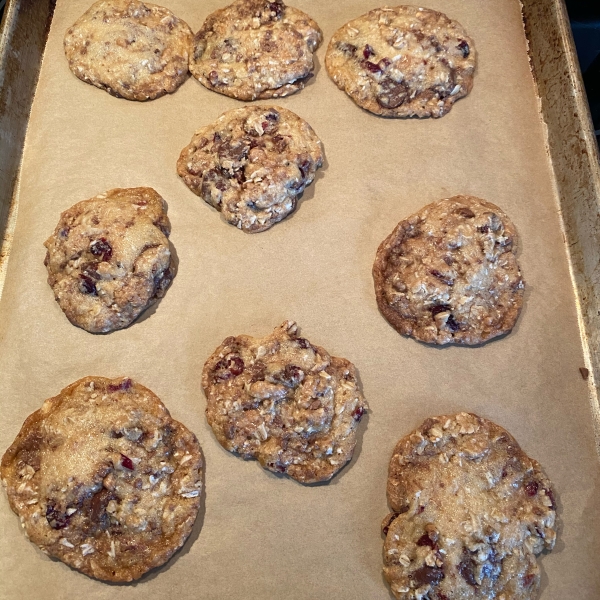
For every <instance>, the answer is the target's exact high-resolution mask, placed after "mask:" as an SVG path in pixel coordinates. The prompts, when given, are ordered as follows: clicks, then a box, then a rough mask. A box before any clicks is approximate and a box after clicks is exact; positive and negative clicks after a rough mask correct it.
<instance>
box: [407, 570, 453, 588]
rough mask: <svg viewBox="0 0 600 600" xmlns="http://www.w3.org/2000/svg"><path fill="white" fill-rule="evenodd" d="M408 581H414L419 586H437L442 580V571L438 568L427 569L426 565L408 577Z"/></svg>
mask: <svg viewBox="0 0 600 600" xmlns="http://www.w3.org/2000/svg"><path fill="white" fill-rule="evenodd" d="M409 578H410V579H414V580H415V581H416V582H417V584H418V585H419V586H421V585H426V584H429V585H438V584H439V583H440V581H442V579H444V571H442V569H440V568H438V567H428V566H427V565H425V566H423V567H421V568H420V569H417V570H416V571H413V572H412V573H411V574H410V575H409Z"/></svg>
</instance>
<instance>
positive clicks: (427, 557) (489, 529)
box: [382, 413, 556, 600]
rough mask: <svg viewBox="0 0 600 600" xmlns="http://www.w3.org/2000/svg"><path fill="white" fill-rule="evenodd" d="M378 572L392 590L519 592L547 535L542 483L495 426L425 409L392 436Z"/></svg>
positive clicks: (436, 597) (403, 595) (521, 596)
mask: <svg viewBox="0 0 600 600" xmlns="http://www.w3.org/2000/svg"><path fill="white" fill-rule="evenodd" d="M387 495H388V502H389V505H390V507H391V509H392V511H393V512H392V513H390V514H389V515H388V516H387V517H386V518H385V519H384V521H383V526H382V527H383V533H384V535H385V544H384V550H383V556H384V569H383V572H384V575H385V578H386V579H387V581H388V582H389V584H390V586H391V589H392V592H393V594H394V596H395V597H396V598H398V599H399V600H417V599H418V600H421V599H423V600H424V599H428V600H447V599H450V598H453V599H456V600H459V599H465V600H466V599H469V600H476V599H481V600H487V599H489V600H491V599H493V598H495V599H496V600H528V599H533V598H536V597H537V593H538V590H539V585H540V569H539V567H538V565H537V562H536V559H535V556H536V555H537V554H539V553H540V552H542V550H550V549H552V547H553V546H554V542H555V540H556V530H555V524H554V522H555V517H556V503H555V500H554V491H553V489H552V484H551V483H550V481H549V480H548V478H547V477H546V476H545V475H544V473H543V472H542V469H541V467H540V465H539V464H538V463H537V462H536V461H535V460H532V459H531V458H529V457H528V456H527V455H526V454H525V453H524V452H523V451H522V450H521V448H520V447H519V444H517V442H516V441H515V439H514V438H513V437H512V436H511V435H510V434H509V433H508V432H506V431H505V430H504V429H502V427H499V426H498V425H496V424H494V423H492V422H491V421H487V420H486V419H482V418H481V417H478V416H477V415H474V414H469V413H459V414H457V415H449V416H440V417H434V418H431V419H427V420H426V421H425V422H424V423H423V425H421V427H419V428H418V429H417V430H416V431H414V432H413V433H411V434H409V435H407V436H406V437H404V438H403V439H401V440H400V441H399V442H398V444H397V446H396V448H395V449H394V453H393V455H392V459H391V461H390V468H389V477H388V484H387Z"/></svg>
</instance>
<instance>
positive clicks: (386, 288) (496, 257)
mask: <svg viewBox="0 0 600 600" xmlns="http://www.w3.org/2000/svg"><path fill="white" fill-rule="evenodd" d="M516 251H517V232H516V229H515V226H514V225H513V224H512V222H511V221H510V219H509V218H508V217H507V216H506V215H505V214H504V213H503V212H502V211H501V210H500V209H499V208H498V207H497V206H495V205H494V204H492V203H491V202H486V201H485V200H480V199H479V198H474V197H473V196H454V197H453V198H447V199H445V200H439V201H437V202H433V203H432V204H429V205H427V206H426V207H425V208H422V209H421V210H420V211H419V212H418V213H416V214H414V215H412V216H410V217H408V218H407V219H404V220H403V221H400V223H398V225H397V226H396V228H395V229H394V231H393V232H392V233H391V234H390V235H389V236H388V238H387V239H385V240H384V241H383V242H382V244H381V245H380V246H379V249H378V250H377V256H376V258H375V264H374V265H373V278H374V280H375V294H376V296H377V304H378V305H379V310H380V311H381V313H382V314H383V316H384V317H385V318H386V319H387V320H388V321H389V323H390V324H391V325H392V326H393V327H394V328H395V329H396V330H398V331H399V332H400V333H402V334H404V335H409V336H412V337H414V338H416V339H417V340H421V341H422V342H429V343H432V344H449V343H455V344H479V343H481V342H485V341H486V340H489V339H491V338H493V337H496V336H498V335H502V334H503V333H507V332H508V331H510V330H511V329H512V328H513V326H514V324H515V322H516V320H517V317H518V316H519V312H520V310H521V305H522V303H523V288H524V283H523V279H522V278H521V271H520V270H519V265H518V264H517V259H516V256H515V254H516Z"/></svg>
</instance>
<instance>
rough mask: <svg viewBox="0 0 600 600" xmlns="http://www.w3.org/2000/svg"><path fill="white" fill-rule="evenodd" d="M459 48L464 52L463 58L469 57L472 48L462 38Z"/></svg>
mask: <svg viewBox="0 0 600 600" xmlns="http://www.w3.org/2000/svg"><path fill="white" fill-rule="evenodd" d="M457 48H458V49H459V50H460V51H461V52H462V55H463V58H467V56H469V54H470V53H471V49H470V48H469V44H467V42H466V41H465V40H462V41H461V42H460V44H458V46H457Z"/></svg>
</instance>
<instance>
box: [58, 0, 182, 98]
mask: <svg viewBox="0 0 600 600" xmlns="http://www.w3.org/2000/svg"><path fill="white" fill-rule="evenodd" d="M192 38H193V34H192V31H191V29H190V28H189V27H188V25H187V24H186V23H184V22H183V21H182V20H181V19H178V18H177V17H176V16H175V15H173V13H172V12H171V11H170V10H168V9H166V8H163V7H162V6H157V5H155V4H146V3H144V2H139V1H138V0H100V1H99V2H96V3H95V4H93V5H92V6H91V7H90V8H89V9H88V11H87V12H85V13H84V14H83V15H82V16H81V17H80V18H79V19H78V20H77V21H76V22H75V23H74V24H73V25H72V26H71V27H70V28H69V29H68V30H67V33H66V35H65V39H64V50H65V56H66V57H67V60H68V61H69V68H70V69H71V71H72V72H73V74H74V75H76V76H77V77H78V78H79V79H81V80H82V81H85V82H86V83H90V84H92V85H94V86H96V87H98V88H100V89H103V90H105V91H107V92H108V93H109V94H112V95H113V96H117V97H120V98H127V99H128V100H139V101H144V100H153V99H154V98H158V97H160V96H163V95H164V94H167V93H168V94H170V93H173V92H174V91H175V90H176V89H177V88H178V87H179V86H180V85H181V84H182V83H183V82H184V81H185V80H186V78H187V74H188V61H189V54H190V50H191V47H192Z"/></svg>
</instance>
